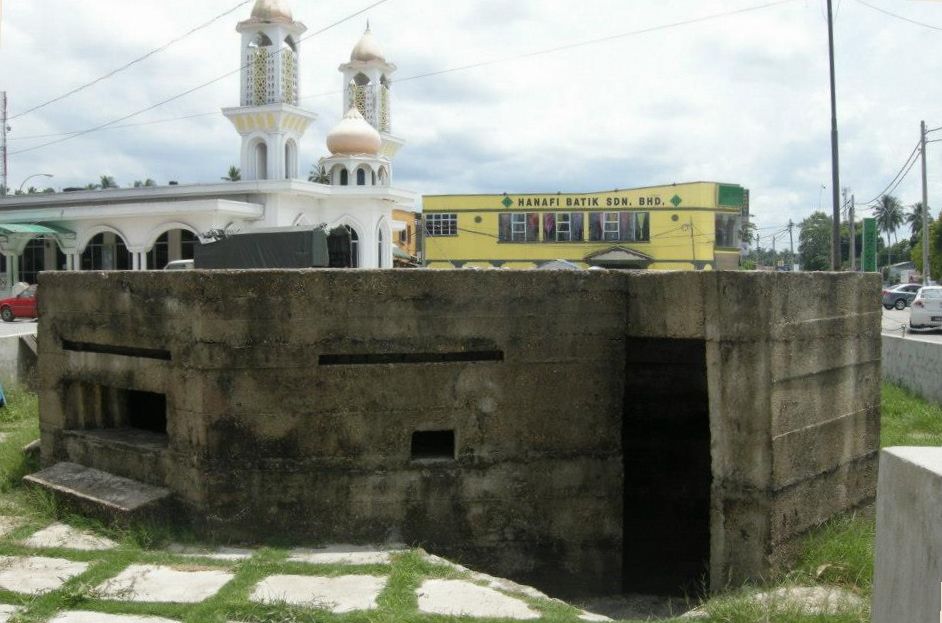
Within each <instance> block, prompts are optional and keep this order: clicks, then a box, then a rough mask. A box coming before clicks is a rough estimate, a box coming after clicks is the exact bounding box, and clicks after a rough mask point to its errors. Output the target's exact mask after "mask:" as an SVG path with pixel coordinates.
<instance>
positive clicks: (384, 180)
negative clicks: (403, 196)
mask: <svg viewBox="0 0 942 623" xmlns="http://www.w3.org/2000/svg"><path fill="white" fill-rule="evenodd" d="M379 183H380V184H381V185H383V186H387V185H388V184H389V171H388V170H387V169H386V167H380V168H379Z"/></svg>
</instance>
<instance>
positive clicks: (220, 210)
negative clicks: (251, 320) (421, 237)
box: [0, 0, 416, 289]
mask: <svg viewBox="0 0 942 623" xmlns="http://www.w3.org/2000/svg"><path fill="white" fill-rule="evenodd" d="M237 30H238V32H239V33H240V34H241V35H242V54H241V62H242V78H241V86H240V92H241V94H240V105H239V106H238V107H235V108H226V109H224V110H223V111H222V113H223V114H224V115H225V116H226V117H227V118H228V119H229V120H230V121H231V122H232V124H233V125H234V126H235V129H236V130H237V131H238V132H239V134H240V135H241V137H242V152H241V172H242V179H241V181H237V182H222V183H212V184H194V185H171V186H161V187H145V188H127V189H107V190H97V191H76V192H62V193H55V194H41V195H20V196H12V197H4V198H2V199H0V253H2V260H0V263H2V264H3V265H4V266H0V276H4V277H5V278H6V284H5V287H6V288H9V287H10V284H13V283H16V282H20V281H25V282H27V283H35V281H36V275H37V274H38V272H39V271H42V270H147V269H154V268H163V266H164V265H166V263H167V262H169V261H172V260H176V259H188V258H192V257H193V255H192V254H193V246H194V245H197V244H201V243H203V242H204V241H207V240H206V238H205V236H207V234H208V233H209V232H212V231H217V232H218V231H219V230H223V231H227V232H247V231H251V230H252V229H262V228H272V227H306V226H314V225H319V224H322V223H325V224H327V225H328V226H329V227H330V228H331V229H332V230H335V229H339V228H347V229H348V230H349V234H350V236H349V239H350V245H351V253H350V258H351V260H350V263H351V264H352V267H359V268H390V267H392V266H393V252H394V245H393V236H394V235H398V233H399V232H401V231H403V230H405V229H406V227H407V226H408V225H407V223H405V222H402V221H397V220H394V219H393V213H394V212H398V213H400V214H401V213H402V212H401V211H408V212H411V211H412V210H414V206H415V199H416V196H415V193H413V192H409V191H405V190H400V189H397V188H395V187H394V186H393V158H394V157H395V155H396V153H397V152H398V151H399V149H400V147H402V145H403V141H402V140H401V139H399V138H397V137H396V136H394V135H393V134H391V131H392V112H391V103H390V99H391V98H390V89H391V85H392V74H393V73H394V72H395V71H396V66H395V65H393V64H391V63H389V62H387V60H386V57H385V56H384V54H383V52H382V50H381V48H380V46H379V45H378V43H377V42H376V39H375V38H374V37H373V34H372V33H371V32H370V28H369V26H367V29H366V33H365V34H364V35H363V37H362V38H361V39H360V41H359V42H358V43H357V44H356V46H355V47H354V48H353V52H352V53H351V55H350V61H349V62H347V63H344V64H343V65H341V66H340V72H341V73H342V74H343V83H344V91H343V93H344V95H343V98H342V99H343V109H342V115H343V117H342V119H341V121H340V122H339V123H338V124H337V126H336V127H334V129H333V130H331V131H330V132H329V133H328V135H327V137H326V139H327V140H326V143H327V149H328V151H329V152H330V155H329V156H327V157H326V158H323V159H321V162H320V168H321V170H322V171H323V172H324V173H325V178H324V179H323V180H322V181H325V182H327V183H313V182H309V181H307V178H306V177H304V178H302V177H301V166H300V162H299V157H298V154H299V153H300V146H301V141H302V140H303V137H304V135H305V132H306V131H307V130H308V128H309V127H310V125H311V123H312V122H313V121H314V120H315V119H316V115H315V114H313V113H312V112H309V111H307V110H304V109H302V108H300V107H299V106H298V91H299V81H300V44H301V35H302V34H303V33H304V32H305V30H306V27H305V26H304V24H302V23H301V22H298V21H296V20H295V19H294V17H293V16H292V13H291V9H290V8H289V6H288V2H287V0H256V2H255V6H254V7H253V9H252V15H251V16H250V17H249V18H248V19H247V20H245V21H243V22H240V23H239V25H238V27H237ZM4 267H5V272H2V271H3V268H4ZM0 289H2V288H0Z"/></svg>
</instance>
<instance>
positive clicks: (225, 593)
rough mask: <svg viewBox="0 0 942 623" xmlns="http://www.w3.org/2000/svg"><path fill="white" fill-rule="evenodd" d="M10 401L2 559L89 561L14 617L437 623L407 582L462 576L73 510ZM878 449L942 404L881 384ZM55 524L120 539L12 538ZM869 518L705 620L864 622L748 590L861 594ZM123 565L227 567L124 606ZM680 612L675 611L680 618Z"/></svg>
mask: <svg viewBox="0 0 942 623" xmlns="http://www.w3.org/2000/svg"><path fill="white" fill-rule="evenodd" d="M7 399H8V406H7V408H5V409H0V432H3V433H6V434H7V435H8V437H7V439H6V441H5V442H3V443H2V444H0V514H2V515H15V516H17V517H19V518H20V519H21V520H22V521H23V524H22V526H21V527H19V528H18V529H17V530H15V531H14V532H13V533H11V534H10V535H8V536H7V537H6V538H3V539H0V556H13V555H27V554H33V555H36V554H38V555H47V556H55V557H61V558H68V559H70V560H76V561H85V562H89V563H90V567H89V569H88V571H87V572H86V573H84V574H82V575H81V576H79V577H77V578H74V579H73V580H71V581H69V582H68V583H66V584H65V585H64V586H63V587H62V588H61V589H60V590H58V591H54V592H51V593H48V594H45V595H42V596H38V597H26V596H23V595H17V594H14V593H10V592H7V591H0V603H8V604H15V605H19V606H23V607H24V608H25V610H24V612H23V613H22V614H20V615H19V616H18V617H17V618H16V619H14V623H41V622H45V621H47V620H48V619H49V618H50V617H51V616H53V614H54V613H56V612H59V611H61V610H64V609H80V610H91V611H98V612H108V613H126V614H141V615H154V616H162V617H166V618H170V619H175V620H178V621H182V622H183V623H225V622H226V621H230V620H237V621H244V622H245V623H313V622H318V623H398V622H406V621H422V622H424V623H443V622H444V621H447V620H449V619H448V618H447V617H435V616H426V615H420V614H418V613H417V610H416V595H415V590H416V588H418V587H419V585H420V584H421V583H422V581H423V580H424V579H427V578H454V579H468V577H467V574H463V573H460V572H457V571H455V570H454V569H452V568H450V567H446V566H441V565H435V564H432V563H431V562H429V561H428V560H426V559H425V558H423V557H422V556H421V555H420V553H417V552H414V551H413V552H408V553H405V554H402V555H397V556H394V558H393V562H392V563H391V564H389V565H369V566H358V567H350V566H338V565H319V566H317V565H305V564H300V563H292V562H288V560H287V557H288V551H287V549H282V548H264V549H260V550H258V552H257V553H256V554H255V555H254V556H253V557H252V558H251V559H249V560H247V561H243V562H239V563H231V562H220V561H214V560H211V559H196V560H194V559H193V558H189V557H184V556H180V555H175V554H171V553H168V552H166V551H164V548H165V547H166V545H168V544H169V543H171V542H185V543H195V542H197V540H196V537H195V536H194V535H193V534H192V533H190V532H189V531H188V530H187V529H186V528H181V527H176V526H171V525H166V524H163V525H162V524H156V523H142V522H138V523H135V524H132V525H131V526H116V525H114V526H113V525H105V524H102V523H101V522H98V521H95V520H92V519H89V518H86V517H83V516H80V515H75V514H72V513H71V511H70V510H69V509H68V508H66V507H63V506H61V505H60V504H59V503H58V502H57V501H56V499H55V498H54V497H52V496H50V495H48V494H46V493H44V492H41V491H35V490H31V489H25V488H23V487H22V485H21V478H22V476H23V475H24V474H26V473H29V472H30V471H32V470H34V469H36V467H37V465H35V464H34V463H32V462H31V461H29V460H27V459H26V458H24V455H23V453H22V447H23V446H24V445H25V444H27V443H29V442H30V441H32V440H33V439H35V438H37V437H38V423H37V401H36V397H35V396H34V395H32V394H30V393H28V392H23V391H17V390H15V389H14V390H12V391H10V392H9V393H8V394H7ZM882 406H883V421H882V439H881V443H882V445H883V446H894V445H931V446H942V407H939V406H938V405H932V404H929V403H927V402H925V401H924V400H922V399H920V398H919V397H917V396H914V395H912V394H910V393H908V392H906V391H905V390H902V389H900V388H898V387H895V386H892V385H885V386H884V387H883V405H882ZM53 521H64V522H66V523H69V524H70V525H73V526H75V527H78V528H83V529H87V530H91V531H94V532H96V533H99V534H102V535H104V536H108V537H109V538H112V539H114V540H116V541H117V542H118V543H120V547H119V548H118V549H115V550H110V551H105V552H77V551H72V550H61V549H52V550H31V549H27V548H25V547H23V546H22V545H20V543H21V541H22V539H24V538H25V537H27V536H28V535H30V534H31V533H32V532H34V531H35V530H37V529H39V528H42V527H44V526H47V525H49V524H50V523H52V522H53ZM874 535H875V522H874V520H873V518H872V517H870V516H868V515H866V514H861V515H851V516H844V517H838V518H835V519H833V520H831V521H829V522H827V523H826V524H824V525H823V526H820V527H819V528H818V529H816V530H814V531H813V532H812V533H811V534H810V535H809V537H808V538H807V539H806V541H805V543H804V546H803V548H802V551H801V553H800V555H799V558H798V560H797V561H796V563H795V564H794V565H793V567H792V568H791V569H790V570H789V571H787V572H784V573H781V574H779V575H778V576H776V577H773V578H769V580H768V581H767V582H764V583H760V584H757V585H754V586H749V587H744V588H742V589H740V590H738V591H733V592H731V593H727V594H725V595H722V596H718V597H716V598H714V599H711V600H709V601H708V602H707V603H706V604H705V609H706V610H707V612H708V613H709V615H710V618H709V619H704V620H707V621H712V622H714V623H757V622H769V623H772V622H775V623H812V622H814V623H866V622H867V621H869V612H868V608H867V607H864V608H861V609H860V610H859V611H854V612H846V613H842V614H840V615H835V616H808V615H803V614H801V613H799V612H794V611H788V610H783V609H781V608H780V607H779V608H776V609H775V610H774V611H773V612H772V613H770V612H769V610H768V608H767V607H765V606H762V605H759V604H757V603H755V601H754V600H753V599H751V596H752V595H754V594H755V593H756V592H757V591H759V590H764V591H772V590H775V589H777V588H781V587H788V586H817V585H824V586H836V587H840V588H843V589H846V590H848V591H850V592H852V593H854V594H856V595H858V596H859V597H861V598H862V599H863V600H864V602H865V603H869V600H870V594H871V590H872V583H873V541H874ZM132 563H143V564H163V565H186V566H190V567H192V566H193V565H200V566H206V567H213V568H226V569H229V570H231V571H232V573H233V574H234V578H233V580H232V581H230V582H229V583H228V584H227V585H226V586H225V587H224V588H223V589H222V590H221V591H219V593H217V594H216V595H215V596H214V597H212V598H210V599H208V600H206V601H204V602H202V603H199V604H130V603H125V602H120V601H113V600H106V599H102V598H101V596H100V595H98V594H96V591H95V587H96V586H98V585H99V584H100V583H102V582H103V581H105V580H106V579H108V578H110V577H113V576H115V575H117V574H118V573H119V572H120V571H121V570H123V569H124V568H125V567H127V566H128V565H130V564H132ZM349 573H361V574H371V575H384V576H388V577H389V581H388V584H387V586H386V589H385V590H384V591H383V592H382V594H381V595H380V597H379V607H378V609H376V610H374V611H370V612H354V613H350V614H346V615H333V614H331V613H329V612H326V611H317V610H311V609H305V608H297V607H292V606H289V605H287V604H283V603H282V604H277V603H276V604H271V605H262V604H256V603H253V602H251V601H250V600H249V594H250V593H251V590H252V587H253V586H254V585H255V584H256V583H257V582H258V581H260V580H261V579H262V578H264V577H266V576H269V575H274V574H295V575H298V574H300V575H305V574H307V575H313V574H316V575H327V576H330V575H341V574H344V575H345V574H349ZM517 597H519V598H520V599H523V600H524V601H526V602H528V603H529V604H530V605H531V606H532V607H533V608H534V609H536V610H538V611H539V612H540V613H541V615H542V619H541V620H543V621H547V622H551V623H576V622H577V621H578V618H577V616H578V611H577V610H576V609H574V608H572V607H571V606H568V605H566V604H564V603H562V602H556V601H546V600H540V599H532V598H528V597H524V596H520V595H517ZM464 621H467V622H468V623H472V622H474V623H498V622H497V621H496V620H486V619H464ZM677 621H680V619H677Z"/></svg>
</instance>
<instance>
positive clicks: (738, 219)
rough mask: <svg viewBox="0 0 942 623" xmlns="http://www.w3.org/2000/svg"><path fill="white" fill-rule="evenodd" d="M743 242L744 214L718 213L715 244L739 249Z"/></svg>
mask: <svg viewBox="0 0 942 623" xmlns="http://www.w3.org/2000/svg"><path fill="white" fill-rule="evenodd" d="M741 242H742V216H741V215H740V214H717V215H716V244H715V246H717V247H722V248H726V249H738V248H739V245H740V243H741Z"/></svg>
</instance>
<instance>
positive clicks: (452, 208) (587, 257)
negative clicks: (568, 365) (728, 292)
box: [423, 182, 749, 270]
mask: <svg viewBox="0 0 942 623" xmlns="http://www.w3.org/2000/svg"><path fill="white" fill-rule="evenodd" d="M423 212H424V220H425V239H424V241H423V245H424V252H423V257H424V259H425V265H426V266H428V267H429V268H471V267H481V268H484V267H506V268H537V267H539V266H542V265H544V264H546V263H548V262H552V261H554V260H567V261H569V262H573V263H575V264H577V265H579V266H581V267H589V266H604V267H609V268H650V269H661V270H683V269H695V270H730V269H736V268H738V267H739V258H740V251H741V229H742V223H743V220H744V219H748V217H749V191H748V190H746V189H745V188H743V187H742V186H738V185H735V184H718V183H715V182H693V183H688V184H674V185H671V186H652V187H649V188H635V189H631V190H615V191H611V192H599V193H588V194H555V195H530V194H528V195H508V194H503V195H438V196H426V197H425V198H424V201H423Z"/></svg>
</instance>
